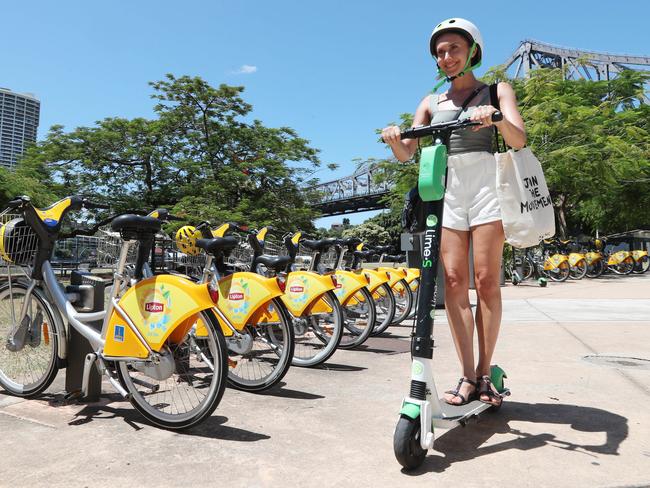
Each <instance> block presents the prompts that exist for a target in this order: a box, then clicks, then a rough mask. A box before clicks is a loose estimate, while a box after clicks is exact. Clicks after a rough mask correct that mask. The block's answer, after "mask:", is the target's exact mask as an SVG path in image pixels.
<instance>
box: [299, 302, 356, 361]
mask: <svg viewBox="0 0 650 488" xmlns="http://www.w3.org/2000/svg"><path fill="white" fill-rule="evenodd" d="M316 306H317V307H318V310H319V311H318V312H313V313H311V314H310V315H308V316H306V317H293V333H294V336H295V343H296V345H295V347H294V351H293V360H292V362H291V365H292V366H303V367H310V366H317V365H319V364H322V363H324V362H325V361H327V360H328V359H329V358H330V357H331V356H332V354H334V352H335V351H336V348H337V347H338V345H339V343H340V342H341V337H342V335H343V312H342V311H341V304H340V303H339V301H338V299H337V298H336V295H335V294H334V293H333V292H332V291H328V292H327V293H326V294H324V295H323V296H322V297H321V298H320V299H319V302H318V303H317V304H316Z"/></svg>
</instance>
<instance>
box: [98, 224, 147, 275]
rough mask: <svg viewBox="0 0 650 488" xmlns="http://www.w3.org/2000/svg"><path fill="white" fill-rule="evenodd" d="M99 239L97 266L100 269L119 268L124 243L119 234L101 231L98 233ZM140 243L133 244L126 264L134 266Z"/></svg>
mask: <svg viewBox="0 0 650 488" xmlns="http://www.w3.org/2000/svg"><path fill="white" fill-rule="evenodd" d="M97 235H98V237H99V240H98V243H97V265H98V267H100V268H101V267H106V268H113V269H115V267H116V266H117V262H118V260H119V259H120V253H121V252H122V246H123V245H124V241H123V240H122V237H120V233H119V232H112V231H109V230H102V229H100V230H99V231H98V232H97ZM138 245H139V244H138V243H135V244H131V247H130V248H129V254H128V256H127V258H126V264H127V265H129V264H131V265H134V264H135V261H136V257H137V252H138Z"/></svg>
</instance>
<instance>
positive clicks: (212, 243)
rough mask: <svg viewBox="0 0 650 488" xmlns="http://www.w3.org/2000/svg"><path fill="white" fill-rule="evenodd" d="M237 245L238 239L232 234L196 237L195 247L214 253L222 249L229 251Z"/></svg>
mask: <svg viewBox="0 0 650 488" xmlns="http://www.w3.org/2000/svg"><path fill="white" fill-rule="evenodd" d="M238 245H239V239H237V238H236V237H233V236H227V237H213V238H211V239H197V240H196V247H200V248H201V249H203V250H205V252H207V253H209V254H212V255H215V254H218V253H219V252H223V251H231V250H232V249H234V248H236V247H237V246H238Z"/></svg>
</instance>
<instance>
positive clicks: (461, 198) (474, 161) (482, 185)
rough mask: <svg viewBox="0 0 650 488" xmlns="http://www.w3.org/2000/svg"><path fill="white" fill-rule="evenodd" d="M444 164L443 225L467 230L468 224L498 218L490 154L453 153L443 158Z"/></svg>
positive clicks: (471, 224)
mask: <svg viewBox="0 0 650 488" xmlns="http://www.w3.org/2000/svg"><path fill="white" fill-rule="evenodd" d="M447 167H448V168H449V169H448V172H447V188H446V191H445V204H444V208H445V210H444V215H443V218H442V226H443V227H448V228H450V229H454V230H466V231H468V230H469V229H470V227H474V226H477V225H480V224H487V223H488V222H494V221H497V220H501V208H500V207H499V199H498V198H497V190H496V182H497V162H496V159H495V158H494V155H493V154H491V153H489V152H469V153H463V154H454V155H452V156H449V158H448V159H447Z"/></svg>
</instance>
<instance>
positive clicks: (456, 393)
mask: <svg viewBox="0 0 650 488" xmlns="http://www.w3.org/2000/svg"><path fill="white" fill-rule="evenodd" d="M463 383H468V384H470V385H472V386H473V387H474V391H473V392H471V393H470V394H469V395H468V397H467V398H465V395H463V394H462V393H460V387H461V386H462V384H463ZM477 388H478V386H477V384H476V382H475V381H472V380H470V379H469V378H466V377H464V376H463V377H462V378H461V379H460V380H458V385H456V389H455V390H447V391H446V392H445V393H448V394H450V395H453V396H455V397H458V398H460V399H461V402H460V403H452V402H450V401H449V400H447V399H445V402H447V403H448V404H449V405H455V406H460V405H466V404H468V403H469V402H471V401H472V400H475V399H476V391H477Z"/></svg>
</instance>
